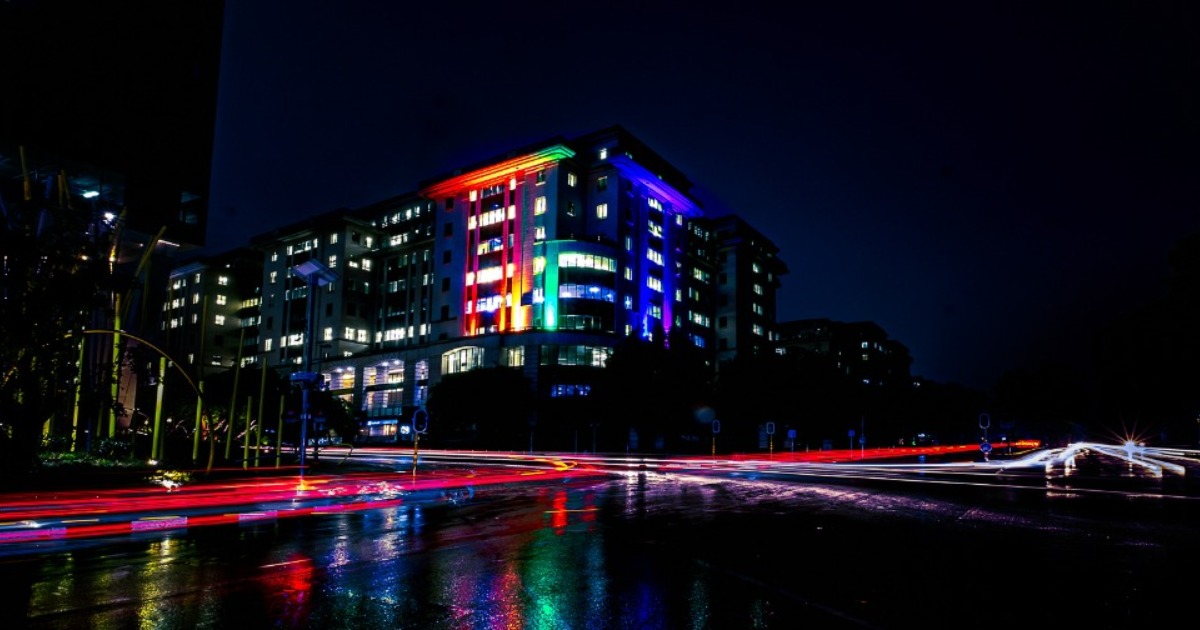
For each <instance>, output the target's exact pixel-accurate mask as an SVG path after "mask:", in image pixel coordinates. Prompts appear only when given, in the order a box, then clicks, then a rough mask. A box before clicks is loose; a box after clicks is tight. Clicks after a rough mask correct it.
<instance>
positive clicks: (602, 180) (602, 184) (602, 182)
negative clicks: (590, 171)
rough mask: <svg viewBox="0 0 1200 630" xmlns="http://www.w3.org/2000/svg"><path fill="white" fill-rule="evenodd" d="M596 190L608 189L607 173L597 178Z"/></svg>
mask: <svg viewBox="0 0 1200 630" xmlns="http://www.w3.org/2000/svg"><path fill="white" fill-rule="evenodd" d="M600 159H602V160H603V159H604V158H600ZM596 190H598V191H600V192H604V191H605V190H608V176H607V175H601V176H600V177H598V178H596Z"/></svg>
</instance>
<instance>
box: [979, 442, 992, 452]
mask: <svg viewBox="0 0 1200 630" xmlns="http://www.w3.org/2000/svg"><path fill="white" fill-rule="evenodd" d="M979 450H981V451H983V452H984V453H990V452H992V443H991V442H984V443H983V444H980V445H979Z"/></svg>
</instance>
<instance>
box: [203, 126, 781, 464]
mask: <svg viewBox="0 0 1200 630" xmlns="http://www.w3.org/2000/svg"><path fill="white" fill-rule="evenodd" d="M690 188H691V183H690V182H689V181H688V180H687V178H686V177H685V176H684V175H683V174H682V173H681V172H679V171H678V170H677V169H676V168H675V167H673V166H672V165H670V164H669V163H668V162H666V161H665V160H664V159H663V158H661V157H660V156H658V155H657V154H656V153H654V152H653V151H652V150H651V149H650V148H649V147H647V146H646V145H644V144H643V143H642V142H641V141H640V140H638V139H637V138H636V137H634V136H633V135H632V134H630V133H629V132H628V131H626V130H625V129H623V128H621V127H611V128H608V129H604V130H601V131H598V132H595V133H591V134H587V135H585V136H582V137H579V138H574V139H569V140H568V139H565V138H553V139H550V140H547V141H544V142H541V143H537V144H534V145H530V146H527V147H523V148H520V149H516V150H513V151H510V152H508V153H506V154H504V155H502V156H498V157H496V158H494V159H491V160H485V161H483V162H481V163H478V164H474V165H471V166H468V167H464V168H461V169H457V170H456V171H454V172H453V173H450V174H446V175H443V176H439V177H436V178H432V179H430V180H428V181H426V182H423V183H421V184H419V187H418V189H417V190H415V191H414V192H412V193H408V194H405V195H401V196H397V197H395V198H392V199H387V200H383V201H380V202H377V203H375V204H372V205H369V206H367V207H364V208H359V209H355V210H335V211H332V212H329V213H326V214H324V215H321V216H319V217H316V218H315V219H312V220H309V221H304V222H300V223H297V224H294V225H289V226H282V227H280V228H278V229H275V230H272V231H271V232H269V233H265V234H261V235H258V236H255V237H253V238H252V239H251V247H252V248H253V249H255V250H256V251H258V252H259V253H260V257H261V261H262V262H261V270H262V271H261V273H262V277H261V286H262V289H261V302H260V311H259V314H258V326H257V331H258V333H259V334H258V339H257V349H258V353H259V356H260V357H262V361H263V363H264V364H266V365H269V366H271V367H275V368H278V369H280V370H283V371H297V370H300V369H301V367H302V366H303V365H304V364H305V356H304V352H305V350H306V348H307V349H310V350H311V351H313V352H314V353H315V356H313V357H312V358H311V360H312V365H313V368H314V370H315V371H318V372H319V373H321V374H323V375H324V381H325V382H327V383H329V388H330V390H331V391H332V392H333V393H334V394H336V395H339V396H341V397H343V398H344V399H345V400H347V401H348V402H350V403H351V404H352V406H353V408H354V409H355V410H357V412H358V413H360V414H361V416H362V418H363V419H364V425H365V426H364V436H365V437H366V438H368V439H376V440H394V439H396V436H397V435H398V434H399V433H401V429H402V428H403V427H405V426H406V425H407V423H408V422H409V419H410V418H411V417H412V415H413V414H414V413H415V411H416V410H417V409H419V408H421V407H422V406H423V405H424V404H425V402H426V401H427V399H428V394H429V388H430V387H431V386H433V385H434V384H436V383H437V382H438V381H439V380H440V379H441V378H442V377H444V376H446V375H449V374H456V373H460V372H465V371H468V370H472V369H476V368H481V367H513V368H519V369H520V370H521V371H522V373H523V374H524V375H525V376H526V377H528V378H529V380H530V381H531V382H532V383H533V385H534V388H535V391H536V394H537V395H538V396H539V397H540V398H542V399H543V400H554V399H583V398H586V397H587V396H589V395H591V392H592V389H593V387H594V386H595V384H596V379H597V377H598V375H599V371H600V370H602V369H603V368H604V367H605V366H606V364H607V361H608V359H609V357H610V356H611V355H612V353H613V350H614V348H615V347H616V346H617V345H618V344H619V343H620V342H621V341H622V340H623V339H626V338H630V337H634V338H639V339H645V340H655V341H664V342H668V340H670V342H673V343H680V342H682V343H687V344H690V345H691V346H693V347H695V348H697V349H700V350H701V352H702V354H703V355H704V356H705V357H707V361H708V363H709V365H710V367H712V368H713V369H715V367H716V361H717V359H718V355H719V354H721V355H723V356H731V355H732V353H734V352H737V351H738V350H739V349H745V350H748V351H754V352H757V351H762V350H763V349H764V348H769V347H770V341H771V336H772V335H773V334H774V333H773V331H774V329H775V321H774V317H775V291H776V290H777V288H778V286H779V276H780V275H782V274H783V273H784V272H786V267H785V266H784V265H783V263H782V262H781V261H779V260H778V258H776V256H775V254H776V252H777V248H776V247H775V246H774V245H773V244H772V243H771V242H770V241H769V240H768V239H766V238H765V237H763V236H762V235H761V234H759V233H758V232H756V231H755V230H753V228H751V227H750V226H749V225H747V224H745V222H743V221H740V220H737V219H735V218H733V217H725V218H723V219H717V220H710V219H708V218H707V217H705V216H704V214H703V211H702V209H701V207H700V205H699V203H698V202H697V201H696V200H695V199H693V198H692V197H691V196H690V194H689V192H688V191H689V189H690ZM314 264H315V265H318V266H319V267H321V268H323V269H324V270H325V271H326V272H328V273H329V274H332V275H333V276H335V277H336V280H334V281H332V282H331V283H329V284H328V285H326V286H322V287H319V288H317V289H315V291H316V292H315V293H314V294H313V300H312V301H311V302H309V300H308V291H309V287H308V285H307V284H306V282H305V281H304V279H303V278H302V277H300V275H298V274H297V270H298V269H299V268H301V267H304V266H309V267H311V266H312V265H314ZM718 274H721V277H722V278H723V281H719V280H718ZM719 301H720V302H722V303H723V304H724V306H722V308H723V309H724V310H723V311H722V312H725V313H726V315H725V316H726V318H727V320H726V321H728V322H732V324H731V326H730V328H729V330H728V331H727V332H725V333H723V334H724V339H725V340H726V341H725V343H724V346H725V347H724V349H723V350H720V351H719V350H718V346H717V340H718V338H719V336H720V334H722V333H718V330H717V328H716V319H717V308H718V307H717V304H718V302H719ZM743 307H744V308H745V309H746V311H745V312H741V311H740V308H743ZM309 315H311V317H309ZM247 316H249V317H254V315H253V314H250V313H247ZM207 325H213V323H212V322H211V321H210V322H208V323H207ZM310 327H311V331H312V332H311V335H312V341H313V343H312V345H311V346H306V339H307V336H308V335H309V334H310V333H309V330H310ZM496 403H497V404H503V402H502V401H496Z"/></svg>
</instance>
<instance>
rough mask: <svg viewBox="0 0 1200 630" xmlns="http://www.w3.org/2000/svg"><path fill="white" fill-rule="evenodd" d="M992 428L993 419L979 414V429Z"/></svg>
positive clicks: (984, 414)
mask: <svg viewBox="0 0 1200 630" xmlns="http://www.w3.org/2000/svg"><path fill="white" fill-rule="evenodd" d="M990 426H992V417H991V416H989V415H987V414H986V413H981V414H979V428H980V429H986V428H988V427H990Z"/></svg>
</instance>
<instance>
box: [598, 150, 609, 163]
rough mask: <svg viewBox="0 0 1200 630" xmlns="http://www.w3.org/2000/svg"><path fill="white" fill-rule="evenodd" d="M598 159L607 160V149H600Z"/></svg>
mask: <svg viewBox="0 0 1200 630" xmlns="http://www.w3.org/2000/svg"><path fill="white" fill-rule="evenodd" d="M600 159H601V160H607V159H608V149H607V148H604V149H600Z"/></svg>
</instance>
